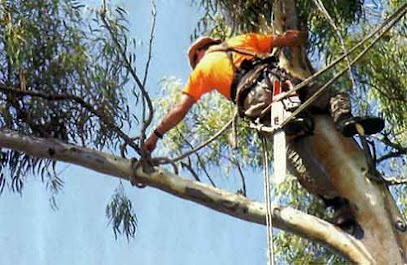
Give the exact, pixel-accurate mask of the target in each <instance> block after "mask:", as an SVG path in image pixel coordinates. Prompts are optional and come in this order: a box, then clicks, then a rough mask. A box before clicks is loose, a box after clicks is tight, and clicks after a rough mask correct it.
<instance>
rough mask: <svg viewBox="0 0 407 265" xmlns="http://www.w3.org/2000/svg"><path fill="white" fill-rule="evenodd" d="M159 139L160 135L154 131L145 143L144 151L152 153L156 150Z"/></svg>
mask: <svg viewBox="0 0 407 265" xmlns="http://www.w3.org/2000/svg"><path fill="white" fill-rule="evenodd" d="M157 141H158V137H157V136H156V135H155V134H154V133H153V134H151V135H150V137H148V138H147V140H146V141H145V143H144V151H146V152H148V153H150V154H151V153H152V152H153V151H154V149H155V146H156V145H157Z"/></svg>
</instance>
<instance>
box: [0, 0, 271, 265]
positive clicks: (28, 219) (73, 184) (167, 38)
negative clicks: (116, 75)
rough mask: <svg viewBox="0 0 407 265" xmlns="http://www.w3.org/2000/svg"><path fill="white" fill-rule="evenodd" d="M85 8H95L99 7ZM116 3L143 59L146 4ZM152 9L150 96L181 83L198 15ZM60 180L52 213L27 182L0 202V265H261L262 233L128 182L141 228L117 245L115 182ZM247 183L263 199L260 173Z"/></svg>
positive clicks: (88, 174)
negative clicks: (111, 213) (108, 211)
mask: <svg viewBox="0 0 407 265" xmlns="http://www.w3.org/2000/svg"><path fill="white" fill-rule="evenodd" d="M87 3H89V4H90V5H92V4H96V5H98V3H99V1H96V0H93V1H88V2H87ZM116 3H117V2H116ZM119 3H120V2H119ZM121 3H122V5H124V6H125V9H126V10H127V11H128V13H129V19H130V30H131V34H132V37H134V38H136V39H137V40H139V41H140V42H141V43H142V45H141V46H139V48H138V53H139V54H146V52H147V45H146V43H147V41H148V38H149V31H150V22H151V15H150V14H151V12H150V7H151V5H150V1H148V0H138V1H121ZM156 4H157V8H158V10H157V12H158V14H157V31H156V38H155V44H154V54H153V61H152V66H151V72H150V80H149V83H148V87H149V89H152V90H154V89H158V87H159V85H158V83H159V81H160V79H162V78H163V77H166V76H167V77H168V76H176V77H178V78H181V80H182V81H183V82H185V80H186V78H187V76H188V73H189V71H190V70H189V66H188V63H187V61H186V55H185V53H186V50H187V49H188V46H189V44H190V39H189V36H190V34H191V33H192V31H193V29H194V27H195V25H196V22H197V19H198V18H199V8H198V7H197V6H193V5H192V4H191V1H190V0H156ZM143 43H144V45H143ZM139 58H141V59H142V58H143V56H141V55H140V57H139ZM60 168H65V166H64V165H62V166H61V167H60ZM61 177H62V178H63V180H64V181H65V186H64V189H63V191H62V192H61V194H60V195H59V196H58V197H57V201H58V206H59V210H58V211H53V210H52V209H51V207H50V204H49V201H48V200H49V198H50V194H49V192H47V191H46V190H45V187H44V185H43V184H42V183H41V181H40V180H39V179H33V178H30V179H28V180H27V181H26V182H25V183H26V186H25V189H24V192H23V194H22V195H19V194H13V193H10V192H8V191H6V192H5V193H4V194H3V195H2V196H1V197H0V249H1V254H0V265H1V264H13V265H26V264H30V265H54V264H55V265H65V264H66V265H68V264H69V265H71V264H86V265H92V264H98V265H104V264H106V265H109V264H121V265H127V264H132V265H133V264H138V265H156V264H160V265H184V264H193V265H200V264H205V265H207V264H213V265H217V264H234V265H244V264H265V263H266V252H265V246H266V240H265V239H266V235H265V228H264V227H262V226H259V225H256V224H252V223H247V222H244V221H241V220H238V219H235V218H232V217H229V216H226V215H223V214H220V213H217V212H214V211H212V210H209V209H207V208H205V207H203V206H200V205H198V204H194V203H192V202H188V201H185V200H181V199H179V198H176V197H173V196H171V195H169V194H166V193H163V192H161V191H158V190H154V189H152V188H146V189H142V190H140V189H137V188H133V187H131V186H130V185H129V184H128V183H124V186H125V189H126V192H127V194H128V196H129V197H130V198H131V200H132V202H133V206H134V208H135V210H136V212H137V214H138V220H139V229H138V232H137V236H136V238H135V239H134V240H131V241H130V242H127V240H126V239H125V238H119V239H118V240H115V239H114V235H113V232H112V230H111V227H110V226H109V225H108V222H107V219H106V218H105V207H106V204H107V203H108V202H109V200H110V198H111V196H112V194H113V192H114V190H115V189H116V187H117V186H118V185H119V181H118V180H117V179H114V178H111V177H109V176H104V175H101V174H98V173H95V172H92V171H89V170H86V169H84V168H79V167H76V166H68V167H67V168H66V169H65V170H64V171H63V173H62V175H61ZM236 179H238V178H236ZM250 179H251V180H249V183H248V192H249V194H251V195H252V197H256V198H257V199H259V198H261V194H262V188H261V173H259V174H257V175H251V176H250ZM218 181H219V182H220V183H221V184H222V186H223V187H226V188H228V187H234V186H236V185H238V184H237V183H234V182H235V181H234V180H231V179H227V178H222V179H221V180H218Z"/></svg>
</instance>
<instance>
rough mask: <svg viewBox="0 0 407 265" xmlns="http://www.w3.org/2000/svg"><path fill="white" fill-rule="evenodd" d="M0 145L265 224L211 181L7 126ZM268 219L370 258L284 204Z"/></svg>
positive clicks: (252, 208) (261, 211) (255, 208)
mask: <svg viewBox="0 0 407 265" xmlns="http://www.w3.org/2000/svg"><path fill="white" fill-rule="evenodd" d="M0 147H1V148H8V149H12V150H15V151H19V152H23V153H26V154H28V155H31V156H35V157H39V158H47V159H53V160H57V161H63V162H66V163H71V164H76V165H79V166H83V167H86V168H88V169H92V170H95V171H97V172H100V173H104V174H107V175H110V176H114V177H118V178H121V179H125V180H129V179H130V177H131V176H134V177H135V179H136V181H138V182H140V183H143V184H145V185H147V186H150V187H154V188H157V189H160V190H162V191H164V192H167V193H170V194H173V195H175V196H177V197H180V198H183V199H186V200H190V201H194V202H196V203H198V204H201V205H204V206H206V207H208V208H211V209H213V210H216V211H218V212H221V213H225V214H228V215H231V216H233V217H236V218H239V219H242V220H245V221H249V222H253V223H257V224H262V225H264V224H265V219H266V211H265V205H264V204H263V203H259V202H255V201H251V200H249V199H248V198H246V197H244V196H242V195H240V194H234V193H230V192H227V191H224V190H221V189H219V188H215V187H212V186H210V185H206V184H203V183H200V182H197V181H192V180H187V179H184V178H181V177H179V176H176V175H174V174H172V173H170V172H168V171H166V170H164V169H162V168H159V167H155V168H154V170H153V171H152V172H151V173H146V172H144V171H143V170H142V167H141V166H140V167H137V166H135V165H137V163H133V162H132V161H131V160H128V159H124V158H121V157H118V156H114V155H111V154H107V153H103V152H100V151H96V150H92V149H89V148H84V147H79V146H75V145H71V144H66V143H62V142H59V141H57V140H54V139H42V138H35V137H32V136H26V135H22V134H20V133H17V132H14V131H11V130H4V129H3V130H0ZM272 218H273V225H274V226H275V227H277V228H280V229H282V230H285V231H287V232H291V233H294V234H297V235H299V236H301V237H304V238H307V239H310V240H313V241H316V242H320V243H321V244H324V245H325V246H327V247H328V248H330V249H331V250H333V251H335V252H337V253H338V254H340V255H342V256H343V257H345V258H347V259H348V260H350V261H351V262H354V263H359V264H370V263H372V262H373V259H372V256H371V254H369V252H368V251H367V249H366V247H365V246H363V244H362V242H361V241H359V240H357V239H355V238H354V237H352V236H349V235H348V234H346V233H344V232H343V231H341V230H340V229H338V228H337V227H335V226H333V225H332V224H330V223H328V222H326V221H324V220H321V219H319V218H316V217H314V216H312V215H309V214H306V213H303V212H301V211H298V210H295V209H293V208H290V207H282V206H277V205H274V206H273V207H272Z"/></svg>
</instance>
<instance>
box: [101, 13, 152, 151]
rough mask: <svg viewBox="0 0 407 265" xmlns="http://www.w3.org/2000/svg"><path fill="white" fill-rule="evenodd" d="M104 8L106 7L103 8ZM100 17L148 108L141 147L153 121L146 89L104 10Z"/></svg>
mask: <svg viewBox="0 0 407 265" xmlns="http://www.w3.org/2000/svg"><path fill="white" fill-rule="evenodd" d="M104 8H106V7H105V6H104ZM100 16H101V18H102V21H103V24H104V25H105V27H106V28H107V30H108V31H109V34H110V36H111V38H112V40H113V42H114V43H115V45H116V48H117V50H118V52H119V54H120V56H121V57H122V59H123V60H124V62H125V65H126V69H127V70H128V71H129V72H130V74H131V76H132V77H133V79H134V80H135V82H136V84H137V86H138V87H139V89H140V91H141V94H142V95H143V102H147V106H148V109H149V114H148V118H147V119H144V120H143V126H142V129H141V133H142V135H141V138H140V142H141V145H143V142H144V139H145V130H146V128H147V127H148V126H149V125H150V124H151V122H152V120H153V114H154V108H153V104H152V102H151V99H150V96H149V94H148V93H147V91H146V89H145V87H144V84H143V82H142V81H141V80H140V78H139V77H138V75H137V73H136V71H135V70H134V68H133V67H132V65H131V64H130V61H129V59H128V57H127V54H126V51H125V50H124V49H123V47H122V46H121V45H120V43H119V40H118V39H117V38H116V36H115V34H114V32H113V30H112V28H111V27H110V24H109V22H108V21H107V19H106V9H102V11H101V12H100ZM143 109H144V108H143ZM138 152H139V153H140V154H141V155H143V156H144V155H145V154H144V151H143V148H141V149H138Z"/></svg>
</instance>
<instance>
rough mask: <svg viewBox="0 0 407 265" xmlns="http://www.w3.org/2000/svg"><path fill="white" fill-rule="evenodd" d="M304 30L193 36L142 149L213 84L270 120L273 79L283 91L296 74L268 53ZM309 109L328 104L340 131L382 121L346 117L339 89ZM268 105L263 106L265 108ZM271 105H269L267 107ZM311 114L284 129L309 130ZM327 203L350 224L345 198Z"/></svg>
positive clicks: (247, 113)
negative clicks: (185, 73)
mask: <svg viewBox="0 0 407 265" xmlns="http://www.w3.org/2000/svg"><path fill="white" fill-rule="evenodd" d="M306 40H307V33H306V32H302V31H297V30H289V31H286V32H285V33H284V34H283V35H262V34H244V35H240V36H236V37H233V38H231V39H228V40H226V41H225V42H223V43H222V41H221V40H220V39H216V38H211V37H207V36H204V37H200V38H198V39H197V40H196V41H195V42H194V43H193V44H192V45H191V47H190V48H189V50H188V59H189V64H190V66H191V68H192V69H193V72H192V73H191V75H190V77H189V79H188V83H187V84H186V86H185V87H184V89H183V91H182V92H183V94H182V95H181V98H180V101H179V102H178V103H177V104H176V105H175V107H174V108H172V109H171V110H170V111H169V112H168V114H167V115H166V116H165V117H164V118H163V120H162V121H161V122H160V124H159V125H158V126H157V128H156V129H155V130H154V131H153V133H152V134H151V136H150V137H149V138H148V139H147V141H146V143H145V146H144V147H145V149H146V150H147V151H148V152H152V151H154V149H155V147H156V143H157V141H158V139H160V138H162V137H163V135H164V134H165V133H166V132H167V131H168V130H170V129H172V128H173V127H175V126H176V125H177V124H178V123H179V122H180V121H181V120H182V119H183V118H184V117H185V115H186V114H187V112H188V111H189V110H190V108H191V107H192V106H193V105H194V103H195V102H197V101H198V100H199V99H200V98H201V96H202V95H203V94H205V93H208V92H210V91H212V90H216V91H217V92H219V93H220V94H222V95H223V96H224V97H225V98H226V99H228V100H231V101H233V102H234V103H236V104H237V106H238V110H239V113H240V114H241V116H243V117H245V118H248V119H250V120H252V121H255V120H257V121H260V122H261V123H262V124H263V125H268V126H270V124H271V121H270V114H269V113H270V108H268V107H270V104H271V103H272V101H273V90H275V89H276V87H275V86H276V81H277V82H280V83H281V84H282V88H283V90H285V91H288V90H289V89H290V88H292V87H293V85H295V84H298V83H300V82H301V80H299V79H297V78H293V77H292V76H290V75H289V74H288V73H287V72H286V71H285V70H284V69H282V68H280V67H279V66H278V65H277V60H276V58H275V57H274V56H272V55H270V53H271V52H272V50H273V49H274V48H284V47H295V46H299V45H303V44H304V43H305V42H306ZM318 88H319V87H317V86H316V85H313V86H309V87H308V88H307V89H303V90H301V91H300V93H299V97H300V98H301V100H302V101H305V100H306V99H308V98H309V97H311V96H312V95H313V93H314V92H316V91H317V89H318ZM296 98H297V96H296V94H293V96H291V98H288V101H287V102H285V103H284V106H285V109H286V111H288V112H292V111H293V110H295V109H296V107H298V106H299V104H300V102H299V101H298V100H297V101H296ZM309 109H310V111H311V112H312V113H326V112H328V110H330V112H331V114H332V117H333V119H334V122H335V123H336V126H337V129H338V130H339V131H340V132H341V133H342V134H343V135H344V136H346V137H351V136H353V135H355V134H357V130H356V124H360V125H361V126H362V127H363V128H364V130H365V133H366V134H374V133H377V132H379V131H381V130H382V129H383V127H384V122H383V120H382V119H380V118H375V117H352V115H351V107H350V100H349V98H348V96H347V95H346V94H344V93H339V94H334V93H333V91H332V90H331V91H328V93H325V94H324V95H323V96H322V97H320V98H319V99H318V100H317V101H315V102H314V103H313V104H312V105H311V106H310V108H309ZM267 110H268V111H267ZM271 111H272V110H271ZM312 126H313V125H312V117H311V116H310V115H309V114H308V115H303V114H302V113H301V114H300V115H298V116H297V117H295V118H294V119H293V120H292V121H290V122H289V123H288V124H287V125H286V126H285V127H284V130H285V131H286V133H287V134H288V136H289V137H290V138H291V139H292V138H295V137H296V136H299V135H304V134H312ZM321 198H322V199H323V200H324V202H325V204H326V206H327V207H333V209H334V210H335V216H334V218H333V223H335V224H337V225H339V226H341V227H343V228H348V226H349V225H353V214H352V212H351V209H350V207H349V205H348V203H347V201H346V200H345V199H342V198H339V197H335V198H325V197H323V196H321Z"/></svg>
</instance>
